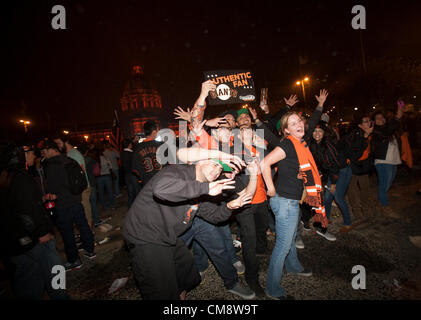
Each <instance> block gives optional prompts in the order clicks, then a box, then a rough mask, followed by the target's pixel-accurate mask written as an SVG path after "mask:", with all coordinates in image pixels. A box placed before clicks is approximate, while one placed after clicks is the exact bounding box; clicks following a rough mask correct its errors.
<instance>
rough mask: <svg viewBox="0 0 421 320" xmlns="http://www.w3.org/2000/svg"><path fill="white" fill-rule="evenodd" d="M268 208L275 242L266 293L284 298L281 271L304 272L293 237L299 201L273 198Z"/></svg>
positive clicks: (295, 229)
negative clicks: (284, 269) (272, 222)
mask: <svg viewBox="0 0 421 320" xmlns="http://www.w3.org/2000/svg"><path fill="white" fill-rule="evenodd" d="M270 206H271V208H272V211H273V213H274V215H275V226H276V242H275V248H274V249H273V252H272V256H271V257H270V263H269V269H268V274H267V281H266V291H267V293H268V294H269V295H271V296H272V297H281V296H285V295H286V292H285V289H284V288H282V286H281V280H282V271H283V268H284V264H285V268H286V270H287V272H290V273H298V272H302V271H303V270H304V268H303V266H302V265H301V263H300V261H299V260H298V257H297V251H296V248H295V237H296V231H297V221H298V215H299V212H300V206H299V200H292V199H286V198H283V197H279V196H275V197H272V198H271V199H270Z"/></svg>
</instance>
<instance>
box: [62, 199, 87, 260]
mask: <svg viewBox="0 0 421 320" xmlns="http://www.w3.org/2000/svg"><path fill="white" fill-rule="evenodd" d="M56 213H57V218H56V224H57V227H58V229H59V231H60V233H61V236H62V237H63V243H64V251H65V252H66V257H67V261H68V262H70V263H73V262H75V261H76V260H77V259H78V258H79V253H78V248H77V246H76V241H75V234H74V231H73V225H74V224H75V225H76V226H77V228H78V229H79V231H80V240H82V248H83V249H85V250H86V251H88V252H94V235H93V234H92V231H91V228H90V227H89V225H88V221H86V216H85V211H84V210H83V206H82V204H81V203H78V204H75V205H73V206H71V207H68V208H60V209H59V208H56Z"/></svg>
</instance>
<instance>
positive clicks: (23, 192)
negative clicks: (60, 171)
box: [0, 170, 52, 257]
mask: <svg viewBox="0 0 421 320" xmlns="http://www.w3.org/2000/svg"><path fill="white" fill-rule="evenodd" d="M0 221H1V228H0V255H1V256H6V257H12V256H16V255H20V254H22V253H24V252H26V251H27V250H30V249H31V248H33V247H34V246H35V245H36V244H37V243H38V238H39V237H42V236H44V235H46V234H47V233H49V232H52V223H51V221H50V219H49V218H48V217H47V214H46V212H45V209H44V207H43V204H42V200H41V193H40V191H39V189H38V186H37V183H36V181H35V180H34V178H33V177H32V176H31V175H30V174H29V173H27V172H26V171H25V170H20V171H16V172H14V174H13V178H12V179H11V181H10V184H9V185H8V187H7V188H2V189H1V210H0ZM24 237H28V238H29V239H31V240H32V242H30V243H28V244H27V245H22V244H21V242H20V241H19V239H23V238H24Z"/></svg>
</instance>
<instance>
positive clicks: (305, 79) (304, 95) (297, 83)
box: [295, 77, 310, 102]
mask: <svg viewBox="0 0 421 320" xmlns="http://www.w3.org/2000/svg"><path fill="white" fill-rule="evenodd" d="M308 81H310V79H309V78H308V77H305V78H304V79H302V80H300V81H297V82H296V83H295V84H296V85H297V86H299V85H301V87H302V88H303V98H304V102H305V101H306V90H305V88H304V82H308Z"/></svg>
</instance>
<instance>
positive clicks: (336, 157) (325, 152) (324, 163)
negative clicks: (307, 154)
mask: <svg viewBox="0 0 421 320" xmlns="http://www.w3.org/2000/svg"><path fill="white" fill-rule="evenodd" d="M309 146H310V151H311V154H312V155H313V158H314V161H316V165H317V168H318V169H319V172H320V174H321V178H322V183H323V184H325V183H327V179H328V178H330V181H331V182H332V183H333V184H336V181H337V180H338V175H339V170H340V169H342V168H345V167H346V166H347V164H346V159H345V156H344V155H343V154H342V153H341V152H339V151H338V149H337V148H336V146H335V144H333V143H332V142H330V141H329V140H328V139H326V138H323V139H322V141H320V143H317V142H316V140H314V139H313V138H311V139H310V141H309Z"/></svg>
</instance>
